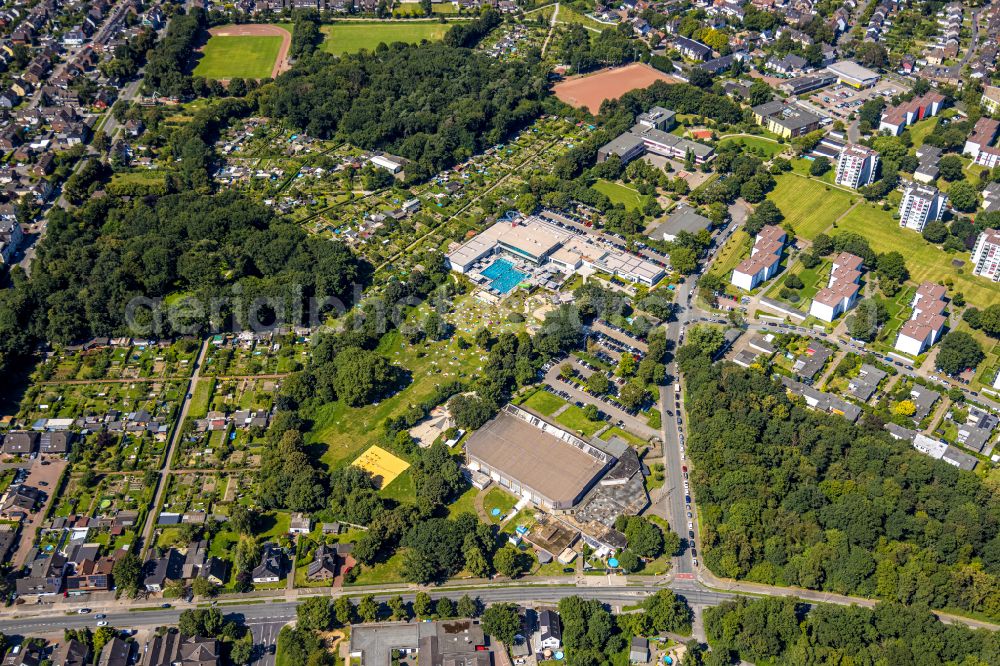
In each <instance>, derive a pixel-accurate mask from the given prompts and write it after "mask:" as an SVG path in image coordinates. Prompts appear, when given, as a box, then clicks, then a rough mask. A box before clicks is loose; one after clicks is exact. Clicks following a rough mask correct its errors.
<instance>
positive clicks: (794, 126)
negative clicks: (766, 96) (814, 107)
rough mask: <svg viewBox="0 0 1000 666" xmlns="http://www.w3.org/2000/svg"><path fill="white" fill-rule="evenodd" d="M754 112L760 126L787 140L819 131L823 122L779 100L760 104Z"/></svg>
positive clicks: (815, 116) (811, 114) (813, 115)
mask: <svg viewBox="0 0 1000 666" xmlns="http://www.w3.org/2000/svg"><path fill="white" fill-rule="evenodd" d="M752 111H753V118H754V121H756V123H757V124H758V125H760V126H762V127H765V128H766V129H767V130H768V131H770V132H774V133H775V134H777V135H778V136H783V137H785V138H786V139H790V138H792V137H796V136H802V135H803V134H808V133H809V132H812V131H815V130H818V129H819V126H820V121H822V118H820V117H819V116H817V115H816V114H815V113H809V112H808V111H805V110H804V109H800V108H799V107H797V106H795V105H794V104H786V103H785V102H781V101H777V100H775V101H773V102H767V103H765V104H759V105H758V106H755V107H753V109H752Z"/></svg>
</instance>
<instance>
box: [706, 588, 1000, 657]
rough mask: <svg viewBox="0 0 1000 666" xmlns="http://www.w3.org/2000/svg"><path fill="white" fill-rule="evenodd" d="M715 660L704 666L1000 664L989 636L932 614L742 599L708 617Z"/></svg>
mask: <svg viewBox="0 0 1000 666" xmlns="http://www.w3.org/2000/svg"><path fill="white" fill-rule="evenodd" d="M705 631H706V632H707V634H708V640H709V642H710V644H711V646H712V652H711V653H710V654H709V655H708V656H707V657H706V658H705V660H704V663H706V664H711V665H713V666H715V665H722V664H736V663H739V660H741V659H742V660H746V661H750V662H754V663H757V664H761V663H773V664H776V665H784V664H789V665H794V666H819V665H820V664H843V665H845V666H846V665H849V664H851V665H857V666H861V665H864V664H871V665H876V664H877V665H879V666H912V665H915V664H916V665H920V666H924V665H926V666H937V665H938V664H961V666H987V665H988V664H997V663H1000V639H998V637H997V634H995V633H993V632H989V631H985V630H978V631H973V630H971V629H969V628H967V627H964V626H962V625H946V624H943V623H941V622H940V621H939V620H938V619H937V618H936V617H934V615H933V614H932V613H931V612H930V611H928V610H927V609H926V608H917V607H907V606H902V605H900V604H879V605H878V606H876V607H875V608H874V609H870V608H859V607H857V606H851V607H845V606H832V605H825V604H820V605H816V606H813V607H812V608H811V609H810V608H809V607H808V606H806V604H803V603H801V602H799V601H798V600H796V599H792V598H789V597H785V598H772V599H743V598H741V599H736V600H734V601H727V602H726V603H724V604H721V605H719V606H716V607H714V608H708V609H706V610H705Z"/></svg>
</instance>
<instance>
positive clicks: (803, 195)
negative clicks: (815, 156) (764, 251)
mask: <svg viewBox="0 0 1000 666" xmlns="http://www.w3.org/2000/svg"><path fill="white" fill-rule="evenodd" d="M777 181H778V184H777V186H776V187H775V188H774V191H772V192H771V193H770V194H768V195H767V198H768V199H770V200H771V201H773V202H774V203H775V205H777V206H778V208H779V209H781V212H782V213H783V214H784V216H785V221H786V222H788V223H789V224H791V225H792V228H793V229H795V235H797V236H802V237H804V238H807V239H810V240H811V239H813V238H815V237H816V236H817V235H818V234H820V233H821V232H823V231H825V230H826V229H827V227H829V226H830V225H831V224H833V221H834V220H836V219H837V218H838V217H840V216H841V215H843V214H844V213H845V212H846V211H847V209H848V208H850V207H851V200H852V198H853V197H852V196H851V195H850V194H849V193H847V192H844V191H843V190H838V189H836V188H835V187H830V188H829V189H827V187H828V186H827V185H825V184H824V183H821V182H819V181H816V180H810V179H807V178H802V177H801V176H797V175H795V174H791V173H786V174H782V175H780V176H778V177H777ZM859 197H860V195H859ZM890 222H891V220H890Z"/></svg>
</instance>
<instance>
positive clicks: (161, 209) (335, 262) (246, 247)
mask: <svg viewBox="0 0 1000 666" xmlns="http://www.w3.org/2000/svg"><path fill="white" fill-rule="evenodd" d="M12 277H13V282H14V288H13V289H10V290H4V291H3V292H2V293H0V355H5V356H6V359H7V360H13V359H14V358H15V357H18V356H21V355H23V354H26V353H28V352H29V351H30V349H31V347H32V345H33V344H34V343H35V342H36V341H40V340H48V341H51V342H56V343H63V344H66V343H71V342H74V341H77V340H81V339H86V338H88V337H90V336H94V335H112V334H115V333H124V334H129V331H128V330H127V329H126V326H125V324H126V316H127V312H126V311H127V308H128V304H129V302H130V301H131V300H132V299H134V298H144V299H159V298H161V297H165V296H169V295H171V294H183V295H190V296H194V297H196V298H197V299H198V301H199V302H200V303H201V304H202V305H203V306H204V307H203V308H201V309H198V310H188V309H185V308H182V307H180V306H178V308H177V309H176V310H175V313H176V315H177V316H163V318H162V320H161V322H160V327H159V329H158V330H155V331H147V332H145V334H146V335H156V336H169V335H171V333H172V332H174V330H175V329H176V328H177V325H178V324H182V325H183V324H189V323H190V324H196V325H198V324H207V323H209V320H210V314H211V313H210V312H209V308H208V303H210V302H211V300H212V299H214V298H219V297H224V296H229V297H230V298H229V300H228V302H226V303H224V304H222V305H221V306H220V310H219V316H217V317H214V318H213V319H214V320H215V321H214V323H215V324H217V325H220V326H225V325H227V324H228V323H229V322H227V321H224V320H223V318H226V317H231V316H232V315H238V316H241V317H243V316H244V315H245V314H246V312H247V309H248V308H249V307H250V306H251V304H252V303H253V301H254V300H255V299H257V298H258V297H268V298H273V299H277V300H278V301H282V302H287V303H290V304H291V303H302V302H303V299H305V298H310V297H316V298H318V299H326V298H332V297H342V296H345V295H346V294H347V293H348V291H349V286H350V284H351V282H352V281H353V280H355V279H358V278H360V277H362V275H361V272H360V271H359V266H358V264H357V262H356V261H355V259H354V257H353V256H352V255H351V253H350V251H349V250H348V249H347V248H346V247H345V246H343V245H341V244H339V243H330V242H329V241H325V240H321V239H318V238H313V237H310V236H309V235H307V234H306V233H305V232H304V231H303V230H302V229H301V228H299V227H298V226H296V225H294V224H292V223H289V222H283V221H281V220H279V219H277V218H275V216H274V214H273V213H272V212H271V210H270V209H268V208H266V207H265V206H263V205H260V204H256V203H253V202H250V201H248V200H247V199H246V198H244V197H243V196H241V195H239V194H236V193H233V192H222V193H219V194H215V195H208V194H198V193H190V192H189V193H184V194H172V195H168V196H165V197H159V198H149V199H132V200H126V199H124V198H115V197H106V198H99V199H93V200H91V201H90V202H89V203H88V204H86V205H84V206H83V207H81V208H78V209H76V210H74V211H72V212H68V211H64V210H62V209H59V208H56V209H53V212H52V213H51V214H50V216H49V224H48V232H47V236H46V238H45V242H44V243H42V244H41V245H40V246H39V248H38V256H37V258H36V260H35V262H34V263H33V265H32V273H31V279H30V280H29V279H27V278H26V277H25V276H24V274H23V273H22V272H21V271H20V270H15V271H14V272H13V275H12ZM237 287H238V288H237ZM261 312H262V314H263V315H265V316H269V313H268V312H267V311H266V310H262V311H261ZM148 314H149V310H148V309H142V310H140V311H139V312H137V317H138V320H139V321H140V322H146V321H149V320H148V319H145V317H147V316H148ZM244 321H246V319H244ZM262 323H265V324H266V323H269V322H268V321H266V320H265V321H263V322H262ZM135 334H140V333H139V332H135Z"/></svg>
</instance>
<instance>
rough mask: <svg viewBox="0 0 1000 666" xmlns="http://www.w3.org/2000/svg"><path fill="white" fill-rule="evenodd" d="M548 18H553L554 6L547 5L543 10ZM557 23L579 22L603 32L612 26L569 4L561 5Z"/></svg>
mask: <svg viewBox="0 0 1000 666" xmlns="http://www.w3.org/2000/svg"><path fill="white" fill-rule="evenodd" d="M542 13H543V14H544V15H545V18H546V19H550V18H552V8H551V7H547V8H546V9H544V10H542ZM556 22H557V23H579V24H580V25H583V26H585V27H587V28H591V29H593V30H597V31H598V32H603V31H604V30H606V29H607V28H609V27H611V26H609V25H607V24H604V23H601V22H600V21H595V20H594V19H592V18H590V17H589V16H585V15H583V14H581V13H580V12H578V11H576V10H575V9H571V8H570V7H569V6H568V5H561V6H560V7H559V16H558V18H556Z"/></svg>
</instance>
